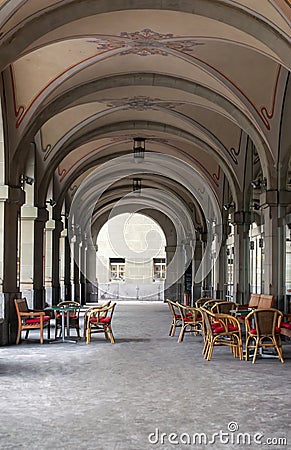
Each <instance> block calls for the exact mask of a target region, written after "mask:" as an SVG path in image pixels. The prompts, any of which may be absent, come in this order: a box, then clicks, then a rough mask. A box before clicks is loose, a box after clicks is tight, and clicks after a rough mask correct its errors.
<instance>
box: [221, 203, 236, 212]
mask: <svg viewBox="0 0 291 450" xmlns="http://www.w3.org/2000/svg"><path fill="white" fill-rule="evenodd" d="M230 208H235V204H234V203H233V202H232V203H225V204H224V205H223V209H225V211H228V210H229V209H230Z"/></svg>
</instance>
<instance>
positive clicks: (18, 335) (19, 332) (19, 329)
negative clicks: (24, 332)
mask: <svg viewBox="0 0 291 450" xmlns="http://www.w3.org/2000/svg"><path fill="white" fill-rule="evenodd" d="M20 338H21V328H20V327H18V331H17V338H16V345H18V344H19V342H20Z"/></svg>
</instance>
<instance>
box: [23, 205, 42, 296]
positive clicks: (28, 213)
mask: <svg viewBox="0 0 291 450" xmlns="http://www.w3.org/2000/svg"><path fill="white" fill-rule="evenodd" d="M37 214H38V211H37V208H36V207H35V206H32V205H27V204H26V205H24V206H23V207H22V208H21V254H20V289H21V291H22V292H24V296H27V295H26V294H25V291H30V292H31V294H32V292H33V267H34V251H33V249H34V221H35V219H36V218H37Z"/></svg>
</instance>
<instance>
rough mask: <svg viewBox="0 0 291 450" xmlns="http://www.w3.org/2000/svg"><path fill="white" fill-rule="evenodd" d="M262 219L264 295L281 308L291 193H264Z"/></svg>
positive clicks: (261, 198) (261, 197)
mask: <svg viewBox="0 0 291 450" xmlns="http://www.w3.org/2000/svg"><path fill="white" fill-rule="evenodd" d="M260 203H261V207H262V212H263V219H264V250H265V258H264V275H265V280H264V281H265V283H264V293H265V294H271V295H274V296H275V307H278V308H279V309H282V308H283V304H284V296H285V260H286V236H285V223H286V222H285V216H286V207H288V206H289V205H290V203H291V192H287V191H281V192H278V191H266V192H263V193H262V194H261V196H260Z"/></svg>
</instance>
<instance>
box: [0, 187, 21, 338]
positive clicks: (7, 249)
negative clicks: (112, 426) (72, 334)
mask: <svg viewBox="0 0 291 450" xmlns="http://www.w3.org/2000/svg"><path fill="white" fill-rule="evenodd" d="M7 194H8V198H7V200H6V202H5V206H4V267H3V292H4V324H3V329H2V338H3V341H2V344H3V345H7V344H14V343H15V342H16V336H17V328H18V325H17V315H16V311H15V307H14V298H16V297H18V298H19V297H21V293H20V291H19V275H20V274H19V261H18V257H19V248H18V244H19V226H20V208H21V206H22V205H23V204H24V202H25V192H24V191H23V190H22V189H21V188H16V187H14V188H12V187H9V188H8V192H7Z"/></svg>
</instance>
